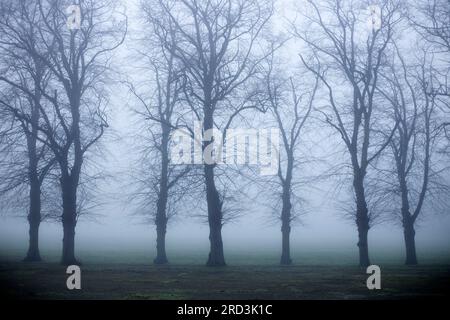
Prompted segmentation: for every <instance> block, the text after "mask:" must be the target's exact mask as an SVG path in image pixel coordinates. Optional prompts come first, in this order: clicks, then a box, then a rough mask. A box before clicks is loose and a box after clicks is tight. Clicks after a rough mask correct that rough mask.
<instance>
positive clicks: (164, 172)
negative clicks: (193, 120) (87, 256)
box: [130, 3, 193, 264]
mask: <svg viewBox="0 0 450 320" xmlns="http://www.w3.org/2000/svg"><path fill="white" fill-rule="evenodd" d="M142 9H143V10H142V12H143V13H144V16H143V19H144V25H146V26H147V27H148V28H147V29H146V30H150V31H149V32H148V34H147V35H145V36H144V37H142V39H140V43H141V46H142V49H140V50H139V53H138V56H139V57H140V59H139V61H140V62H141V64H140V65H139V66H137V68H138V70H140V71H142V72H141V73H140V76H142V75H143V74H145V79H146V80H136V82H137V83H138V84H137V85H130V91H131V93H132V94H133V96H134V97H135V98H136V100H137V104H138V106H139V107H136V108H134V110H135V112H136V113H137V115H138V116H139V118H140V122H143V126H142V128H140V130H139V131H140V132H143V134H142V133H141V134H139V136H138V141H139V144H140V146H139V148H140V149H142V153H141V155H142V156H141V157H140V158H139V164H138V166H137V167H138V168H139V169H138V172H137V176H136V177H135V179H137V180H138V182H139V183H138V184H137V186H138V188H139V190H137V192H136V191H133V194H132V197H133V198H138V200H139V201H140V203H141V206H140V207H139V211H145V213H143V214H144V215H145V216H147V217H148V216H150V217H151V221H152V223H154V224H155V226H156V257H155V259H154V261H153V262H154V263H155V264H166V263H168V259H167V254H166V232H167V224H168V222H169V219H170V218H172V217H173V216H174V215H175V214H176V213H178V211H179V207H178V204H179V202H180V200H181V199H182V198H183V195H184V194H185V193H186V192H187V191H188V190H192V185H190V186H189V185H186V184H185V183H183V182H184V180H185V179H184V178H186V177H187V175H188V174H189V172H190V171H191V167H189V166H187V165H174V164H172V163H171V158H170V146H171V135H172V133H173V131H174V130H176V129H179V128H180V126H181V124H182V123H183V121H182V118H183V115H184V112H186V111H187V110H186V109H187V108H186V107H185V106H184V105H183V101H182V96H183V82H184V80H183V70H180V67H179V66H180V63H179V62H178V61H177V60H176V58H175V57H174V55H173V52H171V51H169V50H167V48H166V47H165V46H164V44H163V43H161V42H160V41H159V39H158V37H157V36H155V33H153V30H152V28H153V25H152V24H151V21H152V17H151V8H150V7H148V6H147V5H146V4H145V3H143V4H142ZM149 22H150V23H149ZM148 23H149V24H148ZM167 36H168V37H169V38H168V39H167V41H169V40H171V41H172V42H175V41H176V40H177V39H176V38H175V37H174V33H173V32H171V33H170V34H168V35H167ZM190 183H191V184H192V183H193V181H192V180H190Z"/></svg>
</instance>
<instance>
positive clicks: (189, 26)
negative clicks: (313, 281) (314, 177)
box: [0, 0, 450, 266]
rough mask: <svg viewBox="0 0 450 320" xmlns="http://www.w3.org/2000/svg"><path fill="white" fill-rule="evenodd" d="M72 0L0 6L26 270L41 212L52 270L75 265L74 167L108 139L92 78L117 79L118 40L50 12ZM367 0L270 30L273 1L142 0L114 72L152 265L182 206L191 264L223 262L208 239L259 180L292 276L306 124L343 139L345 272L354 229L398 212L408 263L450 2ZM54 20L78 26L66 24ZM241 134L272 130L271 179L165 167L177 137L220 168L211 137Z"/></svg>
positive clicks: (110, 8)
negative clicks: (58, 242)
mask: <svg viewBox="0 0 450 320" xmlns="http://www.w3.org/2000/svg"><path fill="white" fill-rule="evenodd" d="M71 4H72V3H71V2H69V1H67V2H66V1H54V0H46V1H44V0H42V1H41V0H38V1H31V0H20V1H2V6H1V8H0V9H1V10H0V11H1V15H2V19H1V20H0V50H1V52H2V55H1V56H2V61H1V62H0V64H1V75H0V82H1V87H0V89H1V90H0V91H1V98H0V105H1V109H0V110H1V111H0V117H1V118H2V121H1V123H0V125H1V126H0V130H1V131H0V132H1V135H0V137H1V140H0V142H1V152H2V153H1V160H0V161H2V163H4V164H5V165H2V169H0V170H2V172H1V177H2V180H1V182H0V192H1V195H2V196H3V199H9V200H10V201H9V202H8V204H9V208H10V209H13V210H17V209H18V208H17V207H16V206H14V205H13V201H12V200H11V199H17V195H18V194H19V195H20V194H23V192H24V190H29V196H28V199H29V201H28V202H29V209H28V221H29V225H30V249H29V252H28V255H27V260H32V261H35V260H40V256H39V249H38V230H39V224H40V222H41V221H42V219H43V218H44V217H46V215H43V214H42V205H41V204H42V202H43V203H44V207H46V209H45V210H48V211H49V212H51V214H50V215H53V216H54V215H55V214H56V216H59V218H60V220H61V222H62V225H63V229H64V240H63V257H62V262H63V263H64V264H76V263H77V261H76V259H75V253H74V239H75V226H76V222H77V217H78V215H79V214H80V212H82V210H81V205H82V204H83V203H84V201H82V199H81V198H82V195H84V196H85V195H86V192H83V190H85V189H86V188H88V186H87V185H89V184H90V183H91V181H92V170H89V166H88V165H89V161H88V160H89V155H91V154H94V152H98V148H96V147H97V146H98V145H99V144H98V142H99V140H100V139H101V137H102V136H103V135H104V132H105V129H106V128H107V127H108V122H107V115H108V102H109V100H108V98H109V96H110V93H109V92H108V89H107V86H106V84H108V81H111V79H112V78H113V76H117V74H116V73H113V72H112V71H113V68H112V64H111V61H112V60H111V58H112V53H113V51H114V50H116V49H117V48H118V47H119V46H120V45H121V44H122V43H123V42H124V40H125V35H126V33H127V22H126V21H127V20H126V16H125V15H124V14H123V13H122V11H121V9H120V8H119V7H118V6H117V4H115V2H114V1H106V0H105V1H93V0H91V1H86V0H83V1H81V0H80V1H78V2H77V3H75V4H76V5H78V8H80V10H79V12H76V10H75V11H74V12H66V9H67V8H68V7H69V5H71ZM370 5H371V3H368V2H367V1H364V0H353V1H341V0H322V1H305V2H302V3H301V5H300V6H299V7H298V8H297V12H298V17H297V18H296V19H285V20H287V21H284V20H283V21H284V23H283V24H284V25H285V26H286V28H285V30H284V31H283V32H281V33H280V35H277V36H275V31H274V29H276V28H277V26H276V23H274V22H280V21H281V18H280V17H279V16H278V13H277V12H276V10H275V9H276V8H275V7H274V3H272V1H268V0H267V1H265V0H245V1H244V0H242V1H239V0H238V1H232V0H178V1H175V0H173V1H172V0H150V1H142V3H141V4H140V9H141V10H140V17H139V20H138V21H137V22H136V23H139V24H140V25H141V26H143V28H142V30H146V32H143V33H142V34H140V35H136V36H135V37H133V38H132V39H131V40H130V44H131V45H132V47H133V49H135V50H134V51H135V52H134V53H133V57H132V59H130V60H132V61H136V62H135V63H134V67H136V68H138V69H139V70H140V71H142V72H139V73H138V75H134V74H133V76H131V75H130V76H129V77H127V81H125V82H124V83H125V84H126V88H127V90H128V92H129V93H130V94H131V97H132V98H133V99H132V101H133V102H132V105H133V109H134V110H135V113H136V115H137V116H138V119H139V120H138V121H139V124H140V126H139V138H140V139H137V140H136V141H138V143H139V146H137V148H136V150H138V149H140V150H141V158H140V159H139V163H138V168H139V170H138V172H136V174H135V175H133V178H134V183H135V185H136V186H137V187H138V188H137V189H136V190H135V191H134V192H133V193H132V198H133V199H134V200H137V201H138V202H139V203H140V204H141V206H140V207H139V209H140V210H141V211H143V212H145V214H146V215H148V216H150V217H151V220H152V222H154V224H155V225H156V233H157V241H156V243H157V256H156V258H155V260H154V262H155V263H157V264H164V263H167V262H168V259H167V255H166V251H165V236H166V232H167V223H168V221H169V219H170V218H171V217H172V216H173V215H174V214H176V213H177V212H180V211H182V210H183V208H186V207H187V206H188V204H189V205H191V206H193V205H192V203H194V202H195V204H196V206H195V208H194V210H195V211H197V212H201V211H205V212H206V218H207V222H208V226H209V230H210V234H209V241H210V253H209V257H208V261H207V265H209V266H223V265H225V256H224V250H223V242H222V227H223V225H224V223H225V222H227V221H228V220H230V219H232V218H233V217H236V215H237V214H238V213H239V211H242V209H241V210H240V209H239V200H238V197H239V195H238V192H237V189H239V187H242V183H243V182H242V181H250V182H249V183H248V186H250V187H249V189H252V188H253V189H260V188H261V187H260V186H261V185H264V186H265V187H264V189H265V190H267V189H268V190H269V191H270V192H268V194H267V196H268V197H269V198H271V199H273V198H276V199H274V200H275V201H272V203H276V204H277V205H276V206H275V211H276V217H277V219H278V220H279V222H280V224H281V232H282V254H281V260H280V262H281V264H290V263H291V256H290V247H289V243H290V242H289V238H290V232H291V226H292V222H293V221H294V219H295V218H296V216H297V215H298V213H301V212H302V210H303V208H301V207H299V206H300V203H301V202H300V201H298V199H299V198H300V197H302V194H301V188H300V187H301V180H300V176H301V171H302V169H304V167H305V165H304V161H302V160H301V154H302V151H303V150H302V149H304V146H305V139H306V137H307V136H308V132H311V131H313V130H317V125H319V126H320V128H323V129H324V130H328V129H329V131H330V135H331V137H332V138H333V139H335V138H337V139H338V140H340V141H341V144H340V145H341V146H342V149H340V151H342V154H343V155H344V157H345V164H344V166H343V167H342V168H343V169H342V168H341V170H340V172H339V173H340V174H341V175H342V174H344V175H345V176H346V177H349V178H350V180H351V183H349V189H350V188H351V190H352V194H353V195H354V203H353V205H352V206H351V208H350V211H351V217H352V220H353V221H354V222H355V224H356V228H357V230H358V248H359V257H360V265H361V266H368V265H370V258H369V246H368V232H369V229H370V227H371V226H372V225H373V224H374V223H375V222H376V218H377V217H378V216H380V215H381V213H384V214H383V216H386V213H388V214H389V215H391V216H393V217H399V218H400V221H401V223H402V225H403V230H404V237H405V246H406V263H407V264H417V257H416V250H415V238H414V236H415V230H414V228H415V222H416V221H417V219H418V218H419V216H421V215H422V214H423V212H426V211H436V210H448V195H449V191H450V190H449V187H448V184H447V183H446V182H448V181H446V176H445V175H446V174H447V165H446V163H447V162H448V146H449V144H448V142H449V140H448V139H449V136H448V128H449V121H447V120H446V115H447V114H448V112H449V111H450V110H449V100H448V99H449V88H448V82H447V79H448V72H449V70H450V65H449V61H450V59H449V58H450V48H449V45H448V44H449V42H450V41H449V36H450V21H449V17H450V14H449V13H450V4H449V2H448V1H446V0H428V1H426V3H423V1H420V2H415V1H408V2H407V3H406V2H405V1H398V0H380V1H378V3H377V5H376V6H375V7H374V6H370ZM305 8H307V10H305ZM369 8H372V11H370V10H368V9H369ZM77 13H79V17H77V16H76V14H77ZM73 14H75V15H73ZM68 18H69V19H72V18H74V19H78V18H80V19H79V22H80V24H79V25H78V26H77V27H76V28H69V27H68V25H67V21H68V20H67V19H68ZM117 21H120V22H117ZM75 22H77V21H75ZM279 24H280V23H278V25H279ZM69 25H70V24H69ZM292 47H294V48H295V50H297V51H298V52H297V53H298V55H295V56H294V57H293V56H292ZM136 55H137V58H138V59H135V58H136ZM292 66H295V67H292ZM125 69H126V68H125ZM125 71H127V72H128V73H129V74H131V73H132V72H131V71H130V69H128V70H125ZM195 121H198V122H200V123H201V127H196V126H195V125H194V122H195ZM313 122H315V125H316V128H314V127H313V126H312V125H310V124H312V123H313ZM242 126H247V127H248V126H250V127H268V126H275V127H277V128H278V129H279V131H280V135H281V140H280V141H281V147H280V149H279V153H278V154H277V157H278V160H279V169H278V173H277V174H276V175H275V176H273V177H258V175H257V174H255V173H254V172H253V170H252V168H251V167H247V168H244V169H243V168H237V167H236V166H232V165H229V164H228V165H227V166H221V165H219V164H217V163H209V162H204V163H203V164H183V165H176V164H175V163H173V159H172V158H171V147H172V146H173V144H174V143H176V141H172V139H171V138H172V134H173V133H174V132H175V130H179V129H182V130H185V132H186V133H187V134H188V135H190V136H192V137H193V138H195V137H198V135H197V134H198V133H200V135H201V136H203V140H202V141H194V144H197V146H198V147H199V148H200V150H201V151H203V152H210V153H212V156H213V158H215V159H218V156H219V154H220V152H219V151H218V150H219V149H220V147H221V146H223V145H224V144H225V143H226V138H227V136H226V135H227V129H230V128H236V127H242ZM218 137H220V139H219V138H218ZM249 143H250V142H249ZM244 144H246V143H244ZM193 156H195V155H193ZM23 172H26V175H24V174H23ZM346 181H348V180H346ZM267 186H273V187H271V188H267ZM57 188H59V189H60V194H61V197H60V198H58V197H55V190H57ZM11 195H13V196H11ZM199 195H204V196H206V201H205V202H204V205H203V204H202V203H199V202H198V197H199ZM192 199H193V200H195V201H192ZM42 200H44V201H42ZM20 203H23V202H20ZM393 204H395V205H393ZM57 206H61V207H62V210H58V207H57ZM194 210H192V211H194ZM58 212H62V213H60V214H58Z"/></svg>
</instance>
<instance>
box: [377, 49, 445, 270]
mask: <svg viewBox="0 0 450 320" xmlns="http://www.w3.org/2000/svg"><path fill="white" fill-rule="evenodd" d="M432 60H433V59H432V58H430V57H428V56H427V54H426V53H425V52H424V53H423V57H422V59H420V60H419V61H418V63H415V64H414V65H413V64H410V65H407V62H406V61H405V59H404V57H403V56H402V54H401V53H400V52H399V51H398V53H397V55H396V56H394V58H393V59H392V64H391V71H390V72H389V73H388V74H386V75H384V77H383V79H384V84H385V85H384V86H383V87H386V89H384V88H383V89H381V88H380V92H382V94H383V95H384V96H385V97H386V99H387V100H388V101H389V102H390V103H391V105H392V108H393V110H394V112H393V117H394V118H395V121H396V122H397V123H398V126H397V128H396V130H395V134H394V136H393V137H392V139H391V141H390V144H389V145H390V150H391V152H392V158H393V162H392V163H393V167H394V169H392V170H389V169H387V170H385V171H384V172H383V173H384V174H385V175H386V179H387V180H389V178H390V177H392V176H395V177H396V180H397V181H396V182H393V188H390V190H389V192H390V193H391V195H392V196H394V199H393V200H392V201H390V203H391V205H392V203H396V202H398V201H400V203H401V206H400V213H401V214H400V218H401V222H402V226H403V233H404V239H405V248H406V260H405V264H407V265H416V264H417V263H418V262H417V255H416V244H415V228H414V226H415V222H416V221H417V219H418V218H419V216H420V215H422V212H423V211H425V210H424V204H425V203H426V201H428V202H430V201H431V202H434V203H431V204H430V206H429V207H432V208H434V210H436V209H437V208H438V204H440V203H442V202H443V201H442V198H446V197H447V195H446V194H447V193H448V192H449V191H450V189H449V187H448V185H447V184H445V182H444V181H443V179H442V173H443V172H445V169H446V168H445V167H444V168H443V167H442V166H438V165H437V163H436V161H437V160H436V161H434V160H435V158H436V156H437V153H438V151H439V147H440V146H439V139H438V138H439V137H440V130H439V126H440V121H439V116H440V115H439V108H438V106H437V103H436V95H431V94H430V92H429V88H430V87H432V86H433V82H434V81H436V80H435V76H434V74H433V70H434V69H433V66H432V63H431V62H430V61H432ZM395 196H398V197H395ZM398 198H400V199H398ZM388 199H392V198H390V197H389V198H388ZM391 208H392V206H391ZM396 216H398V214H397V215H396Z"/></svg>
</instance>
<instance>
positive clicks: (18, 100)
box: [0, 0, 55, 261]
mask: <svg viewBox="0 0 450 320" xmlns="http://www.w3.org/2000/svg"><path fill="white" fill-rule="evenodd" d="M0 12H1V19H0V32H1V36H0V52H1V59H2V60H1V63H2V66H1V69H2V75H1V76H0V83H1V88H2V89H4V90H5V91H4V92H7V93H8V94H2V96H1V97H0V104H1V107H2V109H3V110H4V112H3V114H5V113H6V114H9V115H10V119H14V120H13V121H14V122H15V123H16V124H17V127H18V131H19V132H20V134H19V136H20V137H22V138H23V139H24V141H25V149H24V155H23V156H24V157H25V158H26V159H27V161H26V165H25V168H24V167H23V166H22V165H19V166H15V168H13V167H12V166H11V165H14V164H18V163H17V159H15V157H14V156H13V157H12V158H10V160H12V162H9V164H10V166H8V172H7V175H8V178H7V179H5V177H3V178H4V180H3V184H4V185H3V186H2V189H3V191H10V192H11V191H13V190H18V188H19V187H20V185H21V184H23V183H26V184H27V185H28V186H29V200H28V203H29V205H28V216H27V218H28V222H29V248H28V253H27V256H26V257H25V261H40V260H41V256H40V253H39V226H40V223H41V221H42V219H43V217H42V214H41V208H42V203H41V194H42V190H41V188H42V185H43V183H44V179H45V177H46V175H47V174H48V172H49V170H50V169H51V168H52V167H53V165H54V162H55V161H54V157H52V156H49V152H48V151H49V150H48V147H47V146H46V145H45V144H44V143H42V142H41V141H38V135H39V133H38V129H37V128H38V125H39V121H40V120H41V116H40V110H39V106H40V104H41V102H42V93H41V90H45V88H46V87H47V83H48V81H49V72H48V69H47V68H46V66H45V65H44V63H43V62H42V61H41V60H40V59H39V58H38V56H37V55H30V54H28V53H29V52H30V51H35V52H41V54H42V55H45V52H44V50H43V48H42V47H41V46H40V44H39V43H38V41H37V38H38V37H39V34H38V30H39V21H40V20H39V15H40V14H39V10H38V6H37V3H36V2H34V1H25V0H22V1H2V2H1V4H0ZM15 133H17V131H16V132H15ZM7 134H11V131H8V132H7ZM18 139H20V138H18ZM44 139H45V138H44ZM20 146H21V144H20V142H19V141H16V144H15V146H13V150H14V154H15V155H17V154H19V153H20V150H18V149H20ZM24 170H25V172H26V173H27V174H25V175H22V174H21V172H24ZM19 190H20V189H19Z"/></svg>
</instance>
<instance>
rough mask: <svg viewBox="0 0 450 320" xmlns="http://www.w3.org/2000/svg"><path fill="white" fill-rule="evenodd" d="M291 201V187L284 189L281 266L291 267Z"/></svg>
mask: <svg viewBox="0 0 450 320" xmlns="http://www.w3.org/2000/svg"><path fill="white" fill-rule="evenodd" d="M291 207H292V205H291V201H290V187H289V186H285V187H284V188H283V208H282V211H281V236H282V242H281V259H280V264H282V265H290V264H291V263H292V260H291V251H290V241H289V237H290V233H291Z"/></svg>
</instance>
